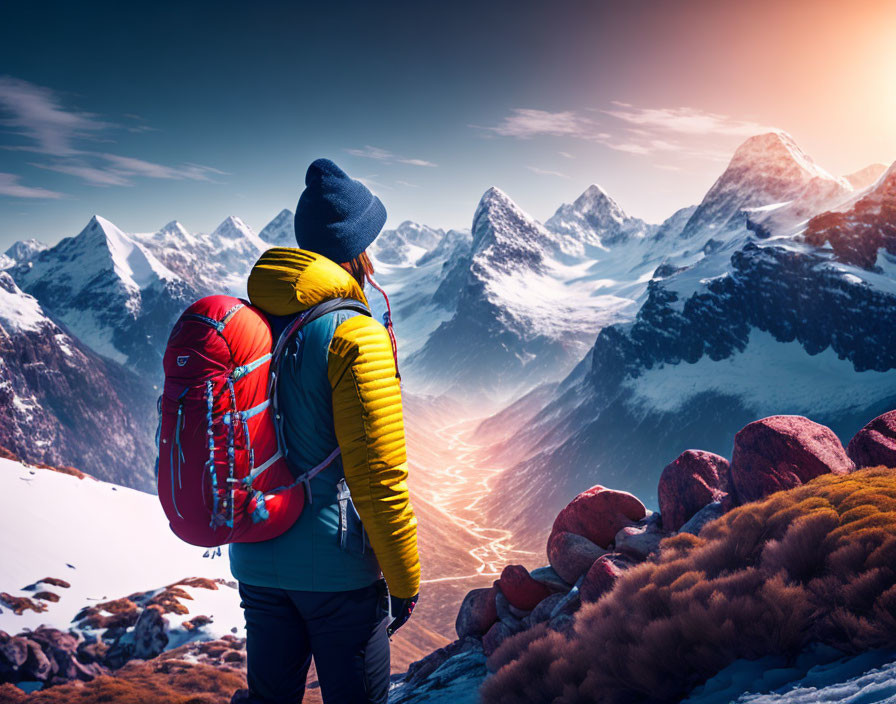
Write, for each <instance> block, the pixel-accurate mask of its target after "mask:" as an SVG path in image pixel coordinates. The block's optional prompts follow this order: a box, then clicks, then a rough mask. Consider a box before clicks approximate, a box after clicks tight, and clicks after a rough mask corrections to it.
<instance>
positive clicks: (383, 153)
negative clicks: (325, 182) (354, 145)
mask: <svg viewBox="0 0 896 704" xmlns="http://www.w3.org/2000/svg"><path fill="white" fill-rule="evenodd" d="M345 151H346V153H348V154H351V155H352V156H359V157H361V158H362V159H375V160H376V161H382V162H383V163H385V164H393V163H399V164H408V165H410V166H430V167H435V166H438V164H434V163H433V162H431V161H427V160H426V159H409V158H407V157H403V156H398V155H397V154H393V153H392V152H390V151H389V150H388V149H381V148H380V147H372V146H370V145H369V144H368V145H367V146H365V147H364V148H363V149H346V150H345Z"/></svg>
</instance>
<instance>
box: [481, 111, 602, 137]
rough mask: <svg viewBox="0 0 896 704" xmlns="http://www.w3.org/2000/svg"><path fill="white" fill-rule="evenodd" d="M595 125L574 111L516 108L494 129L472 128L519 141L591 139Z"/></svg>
mask: <svg viewBox="0 0 896 704" xmlns="http://www.w3.org/2000/svg"><path fill="white" fill-rule="evenodd" d="M595 124H596V123H594V122H593V121H592V120H590V119H588V118H586V117H583V116H581V115H578V114H577V113H575V112H574V111H572V110H567V111H563V112H549V111H547V110H533V109H531V108H515V109H514V110H511V113H510V115H508V116H507V117H505V118H504V119H503V120H502V121H501V122H500V123H499V124H498V125H495V126H494V127H479V126H477V125H471V126H472V127H476V128H477V129H481V130H485V131H487V132H493V133H494V134H497V135H500V136H502V137H516V138H518V139H531V138H532V137H539V136H542V135H547V136H551V137H579V138H584V139H590V138H591V137H592V136H593V135H594V133H595Z"/></svg>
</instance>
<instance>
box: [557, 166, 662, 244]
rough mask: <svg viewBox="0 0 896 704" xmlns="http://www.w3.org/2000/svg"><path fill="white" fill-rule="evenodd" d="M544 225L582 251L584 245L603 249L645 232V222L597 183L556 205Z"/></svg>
mask: <svg viewBox="0 0 896 704" xmlns="http://www.w3.org/2000/svg"><path fill="white" fill-rule="evenodd" d="M545 227H547V228H548V229H549V230H551V231H552V232H556V233H558V234H560V235H563V236H565V237H566V238H568V239H569V240H570V241H571V242H573V243H575V244H574V248H575V249H576V250H577V251H579V252H580V253H584V250H582V247H583V246H585V245H588V246H592V247H598V248H601V249H606V248H607V247H608V246H611V245H615V244H620V243H622V242H625V241H627V240H629V239H630V238H631V237H632V236H641V235H643V234H644V232H645V225H644V223H643V222H642V221H640V220H638V219H637V218H633V217H631V216H629V215H628V214H626V212H625V211H624V210H623V209H622V208H621V207H620V206H619V204H618V203H617V202H616V201H615V200H613V198H611V197H610V195H609V194H608V193H607V192H606V191H605V190H604V189H603V188H602V187H601V186H599V185H597V184H596V183H592V184H591V185H590V186H588V188H586V189H585V191H584V192H583V193H582V195H580V196H579V197H578V198H576V199H575V201H573V202H572V203H564V204H563V205H561V206H560V207H559V208H557V212H555V213H554V214H553V215H552V216H551V217H550V218H549V219H548V221H547V222H545Z"/></svg>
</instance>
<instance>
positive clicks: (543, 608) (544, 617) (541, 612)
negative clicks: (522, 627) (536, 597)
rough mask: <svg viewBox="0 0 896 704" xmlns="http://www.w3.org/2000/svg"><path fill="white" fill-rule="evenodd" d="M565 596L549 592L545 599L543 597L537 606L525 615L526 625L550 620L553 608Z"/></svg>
mask: <svg viewBox="0 0 896 704" xmlns="http://www.w3.org/2000/svg"><path fill="white" fill-rule="evenodd" d="M565 598H566V594H560V593H557V594H551V595H550V596H549V597H548V598H547V599H544V600H543V601H542V602H541V603H540V604H539V605H538V606H536V607H535V608H534V609H532V613H531V614H529V616H528V617H527V621H528V623H527V625H529V626H530V627H531V626H534V625H535V624H536V623H542V622H543V621H548V620H550V618H551V614H552V613H553V612H554V609H555V608H557V605H558V604H559V603H560V602H562V601H563V600H564V599H565Z"/></svg>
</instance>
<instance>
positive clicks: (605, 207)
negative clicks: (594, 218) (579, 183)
mask: <svg viewBox="0 0 896 704" xmlns="http://www.w3.org/2000/svg"><path fill="white" fill-rule="evenodd" d="M572 207H573V208H574V209H575V210H576V211H578V212H580V213H582V214H596V213H598V212H603V213H606V214H608V215H610V216H611V217H613V219H614V220H617V221H619V222H622V221H623V220H626V219H627V218H628V216H627V215H626V214H625V211H624V210H623V209H622V208H621V207H620V206H619V204H618V203H617V202H616V201H615V200H613V198H611V197H610V195H609V194H608V193H607V192H606V191H605V190H604V189H603V188H601V187H600V186H598V185H597V184H596V183H592V184H591V185H590V186H588V188H586V189H585V191H584V192H583V193H582V195H580V196H579V197H578V198H576V199H575V201H574V202H573V204H572Z"/></svg>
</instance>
